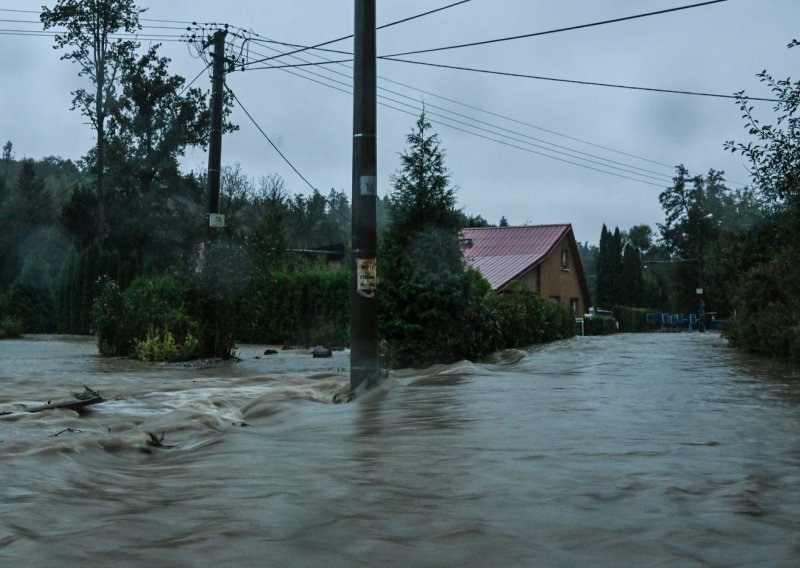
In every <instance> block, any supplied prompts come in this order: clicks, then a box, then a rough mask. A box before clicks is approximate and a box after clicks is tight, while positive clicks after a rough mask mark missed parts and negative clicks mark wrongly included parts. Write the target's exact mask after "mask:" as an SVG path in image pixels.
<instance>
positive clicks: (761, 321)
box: [723, 40, 800, 359]
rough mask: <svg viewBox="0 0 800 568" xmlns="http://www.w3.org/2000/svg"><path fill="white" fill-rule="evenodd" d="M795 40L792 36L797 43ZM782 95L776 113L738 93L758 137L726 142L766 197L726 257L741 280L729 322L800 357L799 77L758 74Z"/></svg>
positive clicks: (748, 337)
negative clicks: (768, 115)
mask: <svg viewBox="0 0 800 568" xmlns="http://www.w3.org/2000/svg"><path fill="white" fill-rule="evenodd" d="M798 45H800V42H798V41H797V40H794V41H792V42H791V43H790V44H789V47H790V48H793V47H797V46H798ZM758 76H759V77H760V79H761V81H762V82H763V83H765V84H767V85H768V86H769V87H770V89H771V90H772V92H773V94H774V95H775V97H776V98H777V99H778V103H776V104H775V106H774V112H775V115H776V116H775V118H774V119H773V120H772V121H762V120H761V119H759V118H757V117H756V116H755V115H754V114H753V107H752V106H751V105H750V104H749V101H748V99H747V97H746V96H745V94H744V92H741V93H739V94H738V98H739V106H740V108H741V110H742V113H743V118H744V121H745V127H746V128H747V130H748V133H749V134H750V136H752V137H753V140H751V141H749V142H746V143H734V142H732V141H729V142H727V143H726V145H725V146H726V148H727V149H729V150H730V151H731V152H737V153H741V154H742V155H743V156H744V157H745V158H747V159H748V160H749V161H750V167H751V174H752V178H753V183H754V185H755V187H756V188H757V189H758V190H759V193H760V197H761V198H762V199H763V201H764V213H765V214H764V216H763V218H762V219H761V220H760V222H758V223H755V224H754V225H753V227H752V228H751V229H750V230H749V231H747V232H745V233H744V234H743V235H741V237H740V238H738V239H736V240H735V241H733V242H732V246H730V247H729V248H727V249H726V250H725V253H726V254H725V255H724V256H723V258H725V259H729V260H733V261H734V262H735V264H734V266H729V267H728V270H731V271H732V270H735V273H733V274H729V275H728V276H729V279H731V280H732V279H734V276H735V277H736V278H735V281H736V284H737V288H736V291H735V293H734V294H733V295H732V303H733V305H734V307H735V308H736V316H735V317H734V318H733V321H732V324H731V326H730V328H729V330H728V334H729V336H730V338H731V339H732V340H733V342H734V344H735V345H737V346H739V347H740V348H743V349H746V350H748V351H754V352H757V353H761V354H765V355H771V356H778V357H791V358H794V359H798V358H800V333H798V328H797V321H796V320H797V317H796V314H797V313H798V311H800V300H798V298H800V268H798V264H797V255H798V251H800V235H798V231H797V226H798V222H800V137H798V132H800V112H798V111H800V81H795V82H792V81H791V80H790V79H784V80H776V79H774V78H773V77H772V76H771V75H769V74H768V73H767V72H766V71H764V72H762V73H760V74H759V75H758Z"/></svg>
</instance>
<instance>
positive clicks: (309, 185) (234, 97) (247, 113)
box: [225, 85, 318, 191]
mask: <svg viewBox="0 0 800 568" xmlns="http://www.w3.org/2000/svg"><path fill="white" fill-rule="evenodd" d="M225 89H226V90H227V91H228V92H229V93H230V94H231V96H232V97H233V99H234V100H235V101H236V102H237V103H239V106H240V107H241V109H242V110H243V111H244V113H245V114H246V115H247V118H249V119H250V121H251V122H252V123H253V124H254V125H255V127H256V128H257V129H258V131H259V132H261V134H262V135H263V136H264V138H266V140H267V142H269V144H270V146H272V147H273V148H274V149H275V151H276V152H277V153H278V155H280V157H281V158H283V161H284V162H286V163H287V164H289V167H290V168H292V169H293V170H294V173H296V174H297V175H298V176H300V179H302V180H303V181H304V182H306V185H308V187H310V188H311V189H312V190H314V191H318V190H317V188H316V187H314V186H313V185H311V182H310V181H308V180H307V179H306V178H305V177H304V176H303V174H301V173H300V171H299V170H298V169H297V168H295V167H294V165H293V164H292V162H290V161H289V158H287V157H286V156H284V154H283V152H281V151H280V150H279V149H278V147H277V146H276V145H275V143H274V142H273V141H272V140H270V138H269V136H267V133H266V132H264V130H263V129H262V128H261V127H260V126H259V125H258V123H257V122H256V119H254V118H253V115H251V114H250V113H249V112H248V111H247V109H246V108H245V106H244V105H243V104H242V101H240V100H239V97H237V96H236V93H234V92H233V91H232V90H231V88H230V87H228V86H227V85H225Z"/></svg>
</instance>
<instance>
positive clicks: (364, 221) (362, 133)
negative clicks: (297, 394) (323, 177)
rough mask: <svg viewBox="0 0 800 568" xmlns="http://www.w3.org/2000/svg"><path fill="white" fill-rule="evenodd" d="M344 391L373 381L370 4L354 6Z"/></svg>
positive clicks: (362, 1)
mask: <svg viewBox="0 0 800 568" xmlns="http://www.w3.org/2000/svg"><path fill="white" fill-rule="evenodd" d="M354 33H355V38H354V44H353V51H354V66H353V186H352V188H353V193H352V203H353V221H352V248H353V255H352V256H353V266H352V276H353V278H352V284H351V298H352V303H351V313H350V314H351V315H350V328H351V340H352V348H351V351H350V391H351V392H353V391H355V389H356V388H357V387H358V386H360V385H361V384H362V383H364V382H366V383H367V386H368V387H369V386H372V385H373V384H375V383H376V382H377V379H378V307H377V304H378V298H377V294H378V290H377V256H378V254H377V248H378V244H377V243H378V236H377V228H376V213H375V212H376V207H377V205H376V202H377V166H376V151H377V133H376V120H375V116H376V111H375V108H376V92H375V0H355V31H354Z"/></svg>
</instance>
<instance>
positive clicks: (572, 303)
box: [569, 298, 578, 314]
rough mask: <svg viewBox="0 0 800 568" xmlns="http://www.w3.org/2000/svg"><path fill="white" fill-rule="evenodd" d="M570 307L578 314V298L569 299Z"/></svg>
mask: <svg viewBox="0 0 800 568" xmlns="http://www.w3.org/2000/svg"><path fill="white" fill-rule="evenodd" d="M569 307H570V308H572V311H573V312H575V313H576V314H577V313H578V298H570V299H569Z"/></svg>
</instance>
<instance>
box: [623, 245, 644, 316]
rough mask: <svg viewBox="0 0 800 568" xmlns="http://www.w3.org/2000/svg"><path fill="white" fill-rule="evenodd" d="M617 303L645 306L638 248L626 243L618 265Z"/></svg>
mask: <svg viewBox="0 0 800 568" xmlns="http://www.w3.org/2000/svg"><path fill="white" fill-rule="evenodd" d="M620 281H621V285H620V294H619V303H620V304H621V305H623V306H630V307H647V306H645V305H644V278H643V276H642V258H641V255H640V253H639V249H638V248H637V247H636V246H634V245H632V244H630V243H628V244H626V245H625V248H624V249H623V252H622V263H621V266H620Z"/></svg>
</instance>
